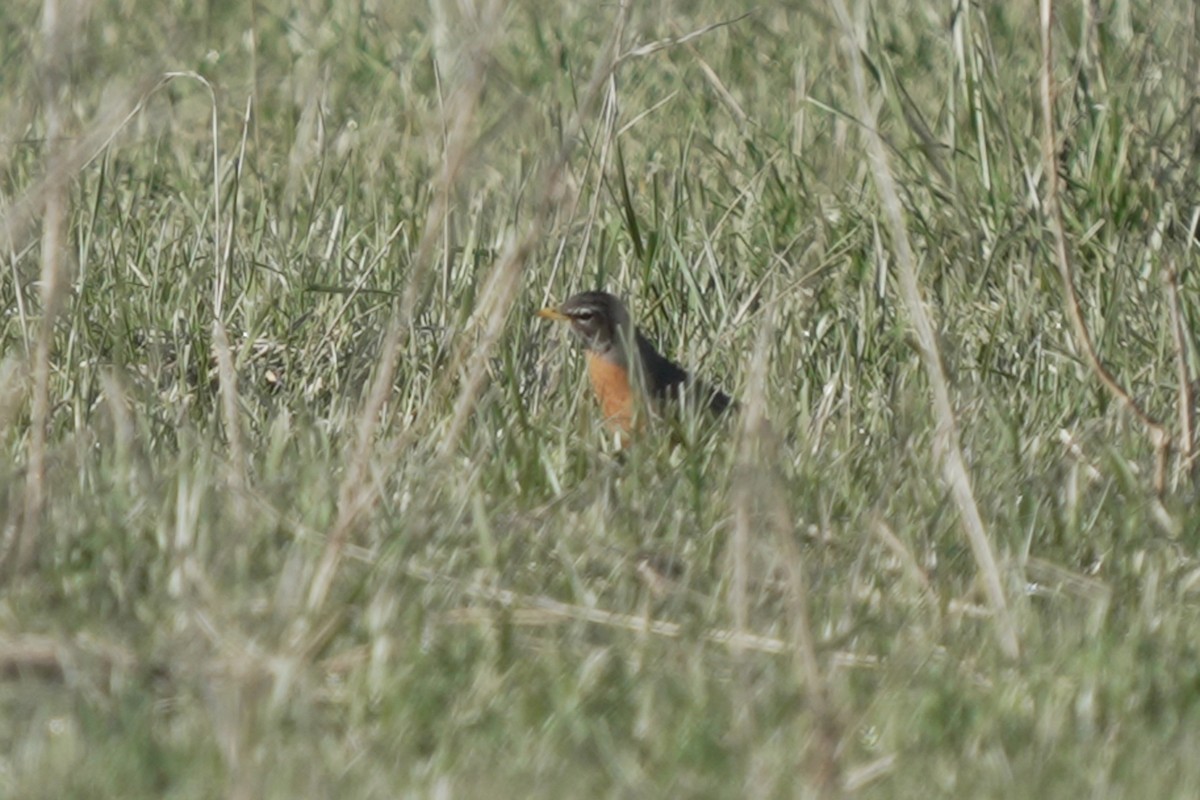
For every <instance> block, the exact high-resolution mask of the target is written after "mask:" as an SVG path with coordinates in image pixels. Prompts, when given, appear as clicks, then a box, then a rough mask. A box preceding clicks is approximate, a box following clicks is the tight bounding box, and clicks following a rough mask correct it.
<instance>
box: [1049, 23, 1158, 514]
mask: <svg viewBox="0 0 1200 800" xmlns="http://www.w3.org/2000/svg"><path fill="white" fill-rule="evenodd" d="M1040 9H1041V17H1040V19H1041V26H1040V27H1041V33H1042V69H1041V76H1040V77H1041V87H1040V88H1041V91H1040V95H1041V101H1042V172H1043V173H1044V176H1045V179H1046V191H1045V196H1044V197H1043V198H1042V206H1043V207H1044V208H1045V209H1046V218H1047V221H1048V222H1049V224H1050V231H1051V233H1052V234H1053V235H1054V258H1055V261H1056V262H1057V264H1058V274H1059V277H1060V278H1061V279H1062V284H1063V299H1064V301H1065V303H1066V306H1067V316H1068V317H1070V319H1071V329H1072V331H1073V332H1074V334H1075V341H1076V344H1077V346H1078V347H1079V349H1080V350H1082V351H1083V355H1084V357H1085V358H1086V359H1087V362H1088V365H1089V366H1090V367H1091V369H1092V372H1093V373H1095V375H1096V377H1097V378H1098V379H1099V380H1100V383H1102V384H1103V385H1104V388H1106V389H1107V390H1108V391H1109V393H1110V394H1111V395H1112V396H1113V397H1114V398H1116V400H1117V402H1118V403H1120V405H1121V406H1123V407H1124V408H1125V410H1126V411H1128V412H1129V413H1131V414H1133V415H1134V416H1135V417H1137V419H1138V420H1139V421H1140V422H1141V423H1142V426H1143V427H1144V428H1145V429H1146V434H1147V436H1148V437H1149V439H1150V444H1151V446H1153V447H1154V453H1155V469H1154V490H1155V492H1156V493H1157V494H1158V495H1160V496H1161V495H1162V493H1163V491H1164V490H1165V488H1166V474H1167V452H1168V451H1169V449H1170V447H1171V436H1170V434H1169V433H1168V432H1167V430H1166V428H1164V427H1163V426H1162V425H1161V424H1160V423H1159V422H1158V421H1157V420H1155V419H1154V418H1153V417H1151V416H1150V415H1149V414H1148V413H1146V411H1145V410H1144V409H1143V408H1142V407H1141V406H1140V405H1139V404H1138V402H1137V401H1136V400H1134V399H1133V396H1132V395H1131V394H1130V393H1129V392H1128V391H1126V389H1125V387H1124V386H1122V385H1121V384H1120V383H1119V382H1118V381H1117V379H1116V377H1115V376H1114V375H1113V374H1112V373H1111V372H1109V371H1108V368H1107V367H1105V366H1104V363H1103V362H1102V361H1101V360H1100V356H1099V355H1098V354H1097V353H1096V348H1095V345H1094V344H1093V343H1092V336H1091V334H1090V333H1089V332H1088V328H1087V323H1086V322H1085V321H1084V319H1083V310H1082V308H1081V306H1080V303H1079V294H1078V293H1077V292H1076V291H1075V281H1074V278H1073V273H1074V271H1073V269H1072V267H1071V257H1070V252H1069V251H1068V249H1067V234H1066V226H1065V225H1064V223H1063V217H1062V204H1061V201H1060V199H1059V198H1060V194H1061V185H1060V184H1061V178H1060V177H1059V174H1058V144H1057V142H1058V137H1057V135H1056V133H1055V129H1054V95H1055V92H1056V87H1055V81H1054V74H1053V63H1054V31H1053V27H1052V26H1053V22H1054V2H1053V0H1041V2H1040Z"/></svg>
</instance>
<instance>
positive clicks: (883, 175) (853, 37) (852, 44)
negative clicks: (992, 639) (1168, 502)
mask: <svg viewBox="0 0 1200 800" xmlns="http://www.w3.org/2000/svg"><path fill="white" fill-rule="evenodd" d="M832 5H833V9H834V12H835V13H836V15H837V17H838V20H839V22H840V24H841V26H842V29H843V34H844V46H845V49H846V57H847V59H848V60H849V62H850V76H851V81H852V83H853V90H854V98H855V102H856V105H857V106H858V114H859V119H860V121H861V123H862V129H863V135H864V137H865V139H866V144H867V155H868V157H869V160H870V166H871V174H872V176H873V178H874V182H875V187H876V190H877V191H878V193H879V201H880V205H881V207H882V209H883V214H884V220H885V222H886V223H887V227H888V231H889V233H890V234H891V237H892V243H893V245H892V246H893V248H894V251H895V256H896V272H897V278H898V280H899V283H900V296H901V300H902V301H903V303H904V307H905V309H906V310H907V312H908V316H909V319H910V321H911V322H912V326H913V334H914V336H915V338H916V342H917V348H918V350H919V351H920V354H921V363H922V364H923V366H924V367H925V375H926V378H927V379H928V381H929V388H930V393H931V394H932V400H933V414H934V419H935V420H936V423H937V430H936V431H935V435H934V457H935V458H936V459H937V460H938V461H939V462H940V463H941V467H942V478H943V480H945V482H946V484H947V485H948V486H949V488H950V493H951V496H952V497H953V498H954V502H955V505H956V506H957V507H958V513H959V517H960V520H961V522H962V525H963V533H964V534H965V536H966V538H967V541H968V543H969V544H970V546H971V553H972V555H974V557H975V565H976V567H977V569H978V570H979V577H980V579H981V580H982V582H983V587H984V591H985V593H986V595H987V600H988V605H989V607H990V608H991V611H992V615H993V621H994V622H995V625H996V639H997V642H998V643H999V645H1000V649H1001V650H1002V651H1003V652H1004V654H1005V655H1006V656H1007V657H1009V658H1013V659H1015V658H1017V657H1018V656H1019V655H1020V649H1021V648H1020V643H1019V641H1018V639H1017V630H1016V627H1015V625H1014V624H1013V619H1012V615H1011V613H1010V612H1009V608H1008V601H1007V599H1006V598H1005V595H1004V585H1003V582H1002V581H1001V579H1000V570H999V567H998V566H997V564H996V556H995V554H994V553H993V551H992V543H991V541H990V540H989V539H988V535H987V531H986V529H985V528H984V525H983V518H982V517H981V516H980V514H979V507H978V505H977V504H976V502H975V493H974V490H973V489H972V486H971V477H970V475H969V473H968V472H967V465H966V461H965V460H964V458H963V454H962V445H961V443H960V441H959V434H958V423H957V421H956V420H955V417H954V408H953V405H952V404H951V402H950V388H949V383H948V381H947V379H946V373H945V370H944V368H943V367H942V357H941V352H940V350H939V348H938V343H937V337H936V335H935V334H934V327H933V322H932V321H931V320H930V317H929V314H928V312H927V311H926V310H925V304H924V301H923V300H922V298H921V289H920V286H919V284H918V283H917V266H916V257H915V256H914V254H913V251H912V245H911V243H910V242H909V239H908V229H907V228H906V226H905V221H904V211H903V209H902V208H901V204H900V196H899V193H898V192H897V191H896V180H895V177H894V176H893V175H892V171H891V167H890V166H889V164H888V158H887V151H886V149H885V148H884V144H883V139H882V138H881V137H880V135H879V131H878V127H877V125H878V123H877V120H876V117H875V111H874V109H873V108H872V106H871V104H870V102H869V101H868V99H867V87H866V76H865V74H864V70H863V65H862V58H861V56H860V54H859V46H858V35H857V29H856V26H855V24H854V23H853V22H852V21H851V19H850V14H849V12H848V11H847V9H846V6H845V3H843V2H842V0H832Z"/></svg>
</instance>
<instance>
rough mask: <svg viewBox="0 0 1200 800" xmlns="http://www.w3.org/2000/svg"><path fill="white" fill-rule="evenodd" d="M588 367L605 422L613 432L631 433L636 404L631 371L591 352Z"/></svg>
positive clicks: (588, 355)
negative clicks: (630, 376) (630, 378)
mask: <svg viewBox="0 0 1200 800" xmlns="http://www.w3.org/2000/svg"><path fill="white" fill-rule="evenodd" d="M587 367H588V378H590V379H591V381H592V389H593V390H594V391H595V392H596V399H597V400H599V401H600V411H601V413H603V414H604V422H605V423H606V424H607V425H608V426H609V427H610V428H612V429H613V430H616V431H621V432H623V433H629V432H631V431H632V430H633V408H634V403H633V386H631V385H630V383H629V370H628V369H626V368H625V367H623V366H621V365H620V364H616V363H613V362H612V361H609V360H607V359H605V358H602V357H600V356H596V355H594V354H592V353H591V352H589V353H588V354H587Z"/></svg>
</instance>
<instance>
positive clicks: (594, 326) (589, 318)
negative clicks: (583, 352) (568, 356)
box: [538, 292, 632, 355]
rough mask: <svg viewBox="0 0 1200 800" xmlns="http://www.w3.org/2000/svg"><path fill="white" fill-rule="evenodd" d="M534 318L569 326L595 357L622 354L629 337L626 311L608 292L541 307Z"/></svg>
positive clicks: (574, 296) (585, 295) (593, 293)
mask: <svg viewBox="0 0 1200 800" xmlns="http://www.w3.org/2000/svg"><path fill="white" fill-rule="evenodd" d="M538 316H539V317H542V318H543V319H552V320H555V321H557V322H567V323H570V325H571V331H572V332H573V333H574V334H575V335H576V336H578V337H579V338H580V339H581V340H582V341H583V344H584V346H585V347H587V349H589V350H591V351H592V352H594V353H596V354H598V355H613V354H619V353H621V352H623V351H624V342H626V341H628V339H629V337H630V336H631V335H632V331H631V327H630V322H629V311H628V309H626V308H625V304H624V303H622V302H621V301H620V300H619V299H617V298H616V297H614V296H613V295H611V294H609V293H608V292H581V293H579V294H576V295H572V296H571V297H569V298H567V301H566V302H565V303H563V304H562V305H560V306H558V307H557V308H554V307H551V308H543V309H542V310H541V311H539V312H538Z"/></svg>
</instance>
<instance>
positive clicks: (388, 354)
mask: <svg viewBox="0 0 1200 800" xmlns="http://www.w3.org/2000/svg"><path fill="white" fill-rule="evenodd" d="M501 13H502V9H501V8H500V7H499V3H498V2H495V0H492V2H489V3H487V4H486V6H485V7H484V8H483V9H481V10H480V12H479V14H480V19H479V23H480V24H479V26H478V29H479V30H481V31H485V32H489V34H490V32H492V31H495V30H496V29H497V28H498V25H499V19H500V14H501ZM473 44H474V45H477V46H474V47H472V48H471V49H470V56H469V60H468V62H467V66H466V69H465V74H464V75H463V78H462V80H461V82H460V83H459V84H458V86H457V88H456V89H455V91H454V92H453V94H452V95H451V97H450V102H449V103H448V104H447V106H446V108H445V113H444V118H445V119H446V120H448V121H449V123H450V125H449V128H448V130H447V133H446V144H445V151H446V155H445V159H444V168H443V170H442V176H441V180H440V181H439V182H438V185H437V191H436V192H435V194H434V198H433V202H432V203H431V204H430V207H429V211H428V213H427V214H426V218H425V225H424V227H423V228H422V233H421V239H420V241H419V242H418V244H417V252H416V254H415V255H414V257H413V261H412V272H411V274H410V276H409V279H408V283H407V284H406V285H405V288H404V294H403V295H402V296H401V298H400V304H399V308H398V309H396V311H395V313H393V315H392V321H391V324H390V325H389V326H388V330H387V334H386V335H385V336H384V340H383V346H382V348H381V350H380V355H379V361H378V365H377V368H376V371H375V377H374V378H373V379H372V381H371V385H370V389H369V390H368V392H367V395H366V399H365V400H364V401H363V406H362V409H361V411H360V412H359V414H358V420H357V432H356V435H355V437H354V444H353V447H352V448H351V450H350V452H349V455H348V457H347V460H346V471H345V475H344V476H343V478H342V483H341V487H340V488H339V490H338V515H337V519H336V520H335V521H334V524H333V528H332V529H331V530H330V533H329V536H328V538H327V540H326V543H325V550H324V552H323V553H322V555H321V560H320V562H319V564H318V565H317V569H316V572H315V573H314V574H313V578H312V582H311V583H310V584H309V592H308V608H309V611H310V612H315V611H317V610H319V609H320V608H321V606H322V605H324V603H325V599H326V597H327V596H328V594H329V588H330V586H331V585H332V583H333V577H334V575H335V574H336V570H337V565H338V562H339V560H340V559H341V554H342V550H343V549H344V548H345V546H346V542H347V541H348V540H349V537H350V534H351V532H352V531H353V530H354V528H355V527H356V526H357V525H358V522H359V520H360V518H361V516H362V514H363V512H364V511H366V510H367V509H368V508H370V507H371V506H372V505H373V504H374V502H375V499H376V497H377V492H376V489H375V487H374V486H372V485H371V483H370V482H369V481H368V480H367V476H368V469H369V465H370V461H371V450H372V446H373V444H374V441H375V435H376V433H377V432H378V429H379V424H380V420H381V419H382V416H383V409H384V405H385V404H386V403H387V400H388V398H389V397H390V396H391V392H392V381H393V378H394V377H395V374H396V363H397V360H398V358H399V354H400V349H401V348H402V347H403V346H404V343H405V341H406V339H407V335H408V332H409V330H410V328H411V323H412V317H413V314H414V312H415V309H416V306H417V302H418V301H419V299H420V298H421V296H422V294H423V293H424V290H425V286H426V283H427V279H428V276H429V274H430V273H431V272H432V269H433V266H434V255H435V253H436V248H437V245H438V242H439V240H440V239H441V236H442V231H443V229H444V227H445V224H446V219H447V217H448V216H449V214H450V198H451V196H452V194H453V190H454V187H455V186H456V185H457V183H458V180H459V178H460V176H461V174H462V170H463V167H464V166H465V165H466V163H467V162H468V161H469V156H470V152H471V147H472V146H473V145H474V144H475V138H474V136H473V134H472V131H473V123H474V119H475V115H476V112H477V110H478V108H479V102H480V97H481V95H482V92H483V87H484V83H485V82H486V78H487V69H486V66H487V61H488V59H489V55H490V52H491V49H490V48H491V46H492V45H493V44H494V41H493V40H492V39H491V38H490V35H485V36H482V37H481V38H480V39H479V40H478V41H476V42H474V43H473Z"/></svg>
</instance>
